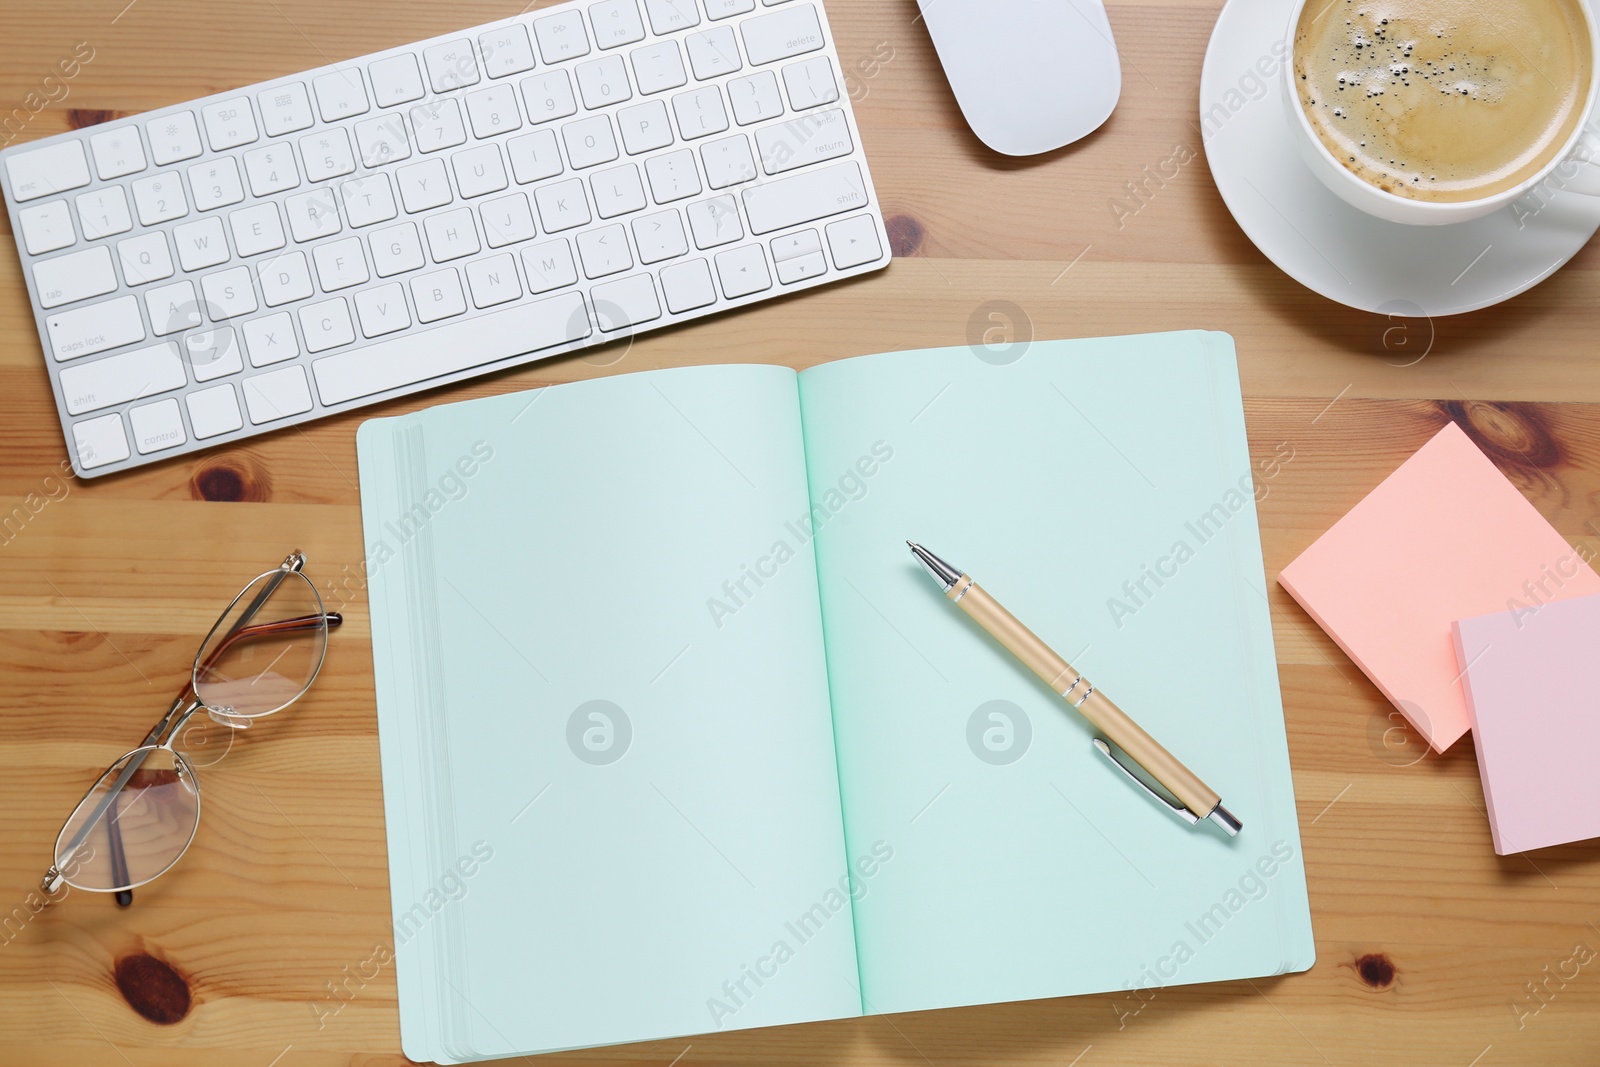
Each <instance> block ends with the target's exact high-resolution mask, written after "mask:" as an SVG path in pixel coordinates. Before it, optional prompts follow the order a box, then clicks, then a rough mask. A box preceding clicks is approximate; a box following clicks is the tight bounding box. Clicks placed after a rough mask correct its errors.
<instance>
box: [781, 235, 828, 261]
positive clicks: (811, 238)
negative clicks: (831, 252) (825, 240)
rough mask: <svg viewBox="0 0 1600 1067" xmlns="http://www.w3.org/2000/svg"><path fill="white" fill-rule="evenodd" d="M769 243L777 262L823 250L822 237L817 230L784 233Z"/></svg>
mask: <svg viewBox="0 0 1600 1067" xmlns="http://www.w3.org/2000/svg"><path fill="white" fill-rule="evenodd" d="M767 243H768V244H769V245H771V247H772V258H773V261H774V262H777V263H782V262H783V261H784V260H786V259H796V258H798V257H800V256H806V255H810V254H811V253H812V252H820V251H821V250H822V238H821V237H820V236H819V235H818V234H817V231H816V230H798V231H796V232H795V233H787V234H784V235H783V236H782V237H774V238H773V239H772V240H771V241H769V242H767Z"/></svg>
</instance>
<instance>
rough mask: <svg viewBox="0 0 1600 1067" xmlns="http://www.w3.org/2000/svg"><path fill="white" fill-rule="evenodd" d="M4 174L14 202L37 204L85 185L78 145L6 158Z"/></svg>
mask: <svg viewBox="0 0 1600 1067" xmlns="http://www.w3.org/2000/svg"><path fill="white" fill-rule="evenodd" d="M6 174H7V175H8V176H9V177H10V178H11V195H12V196H13V197H14V198H16V199H17V200H18V201H23V200H37V199H39V197H41V196H50V195H51V194H52V193H64V192H66V191H67V190H68V189H77V188H79V187H80V186H84V185H88V184H89V161H88V160H87V159H86V158H84V154H83V142H82V141H74V140H67V141H58V142H56V143H55V144H52V145H47V146H45V147H44V148H35V149H32V150H30V151H27V152H18V153H17V154H16V155H14V156H10V157H8V158H7V159H6Z"/></svg>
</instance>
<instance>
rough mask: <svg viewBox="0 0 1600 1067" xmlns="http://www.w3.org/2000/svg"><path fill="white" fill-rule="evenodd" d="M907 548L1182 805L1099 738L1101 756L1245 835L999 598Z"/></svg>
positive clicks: (1181, 806)
mask: <svg viewBox="0 0 1600 1067" xmlns="http://www.w3.org/2000/svg"><path fill="white" fill-rule="evenodd" d="M906 544H907V545H909V546H911V554H912V555H914V556H916V557H917V560H918V562H920V563H921V564H922V565H923V566H924V567H925V568H927V571H928V573H929V574H931V575H933V577H934V580H935V581H937V582H938V583H939V584H940V585H941V586H943V587H944V591H945V596H946V597H948V598H949V599H950V600H952V601H954V602H955V604H956V606H958V607H959V608H960V609H961V610H962V611H964V612H966V613H967V615H968V617H970V618H971V619H972V620H973V621H974V622H976V623H977V624H978V625H979V626H982V627H983V628H984V629H985V630H987V631H989V635H990V636H991V637H993V638H994V639H995V640H996V641H999V642H1000V643H1001V644H1002V645H1004V646H1005V647H1006V650H1007V651H1009V652H1010V653H1011V654H1012V655H1013V656H1016V657H1017V658H1018V659H1019V660H1021V661H1022V663H1023V666H1025V667H1027V668H1028V669H1029V670H1031V671H1032V672H1033V673H1034V674H1037V675H1038V676H1039V677H1040V678H1041V679H1043V680H1044V683H1045V684H1046V685H1048V686H1049V687H1050V688H1051V689H1052V690H1054V691H1055V692H1057V693H1060V694H1061V696H1062V697H1063V698H1064V699H1065V700H1066V701H1067V702H1068V703H1070V704H1071V705H1072V706H1073V707H1074V708H1077V709H1078V712H1079V714H1081V715H1082V716H1083V717H1084V718H1085V719H1088V720H1089V722H1090V723H1091V724H1092V725H1093V726H1094V728H1095V729H1097V730H1099V731H1100V732H1101V733H1102V734H1104V735H1105V736H1106V738H1109V739H1110V741H1111V743H1112V744H1115V745H1116V746H1117V747H1118V748H1120V749H1122V751H1124V752H1126V753H1127V754H1128V755H1129V756H1130V757H1132V758H1133V760H1134V762H1136V763H1137V764H1138V765H1139V766H1141V767H1143V768H1144V769H1145V771H1146V772H1147V773H1148V774H1149V775H1150V777H1152V778H1154V779H1155V780H1156V781H1157V782H1159V783H1160V784H1161V785H1162V787H1163V788H1165V789H1167V790H1168V791H1170V792H1171V793H1172V795H1173V796H1175V797H1177V798H1178V801H1179V803H1178V804H1174V803H1172V801H1170V800H1168V799H1167V798H1166V797H1164V796H1162V795H1161V794H1160V793H1157V792H1156V791H1155V790H1153V789H1151V788H1150V787H1149V786H1148V785H1146V784H1145V783H1144V782H1143V781H1142V780H1141V779H1140V778H1139V776H1138V775H1136V774H1134V773H1133V771H1131V770H1129V769H1128V767H1127V766H1125V765H1124V764H1123V762H1122V761H1121V760H1119V759H1117V757H1116V754H1115V753H1113V752H1112V751H1111V746H1110V745H1108V744H1107V743H1106V740H1105V739H1103V738H1099V737H1097V738H1095V739H1094V746H1095V748H1096V749H1098V750H1099V751H1100V754H1101V755H1103V756H1105V757H1106V758H1107V759H1109V760H1110V761H1111V762H1112V763H1113V764H1115V765H1116V767H1117V769H1119V770H1120V771H1122V773H1123V774H1126V775H1127V776H1128V778H1129V779H1130V780H1132V781H1133V783H1134V784H1135V785H1137V786H1139V788H1141V789H1143V790H1144V791H1145V792H1147V793H1149V794H1150V795H1151V796H1152V797H1154V798H1155V799H1156V800H1157V801H1159V802H1160V803H1161V805H1162V806H1163V807H1165V808H1167V810H1169V811H1171V812H1172V813H1173V814H1174V815H1176V816H1178V817H1179V818H1180V819H1183V820H1184V821H1185V822H1187V823H1189V824H1190V825H1191V826H1192V825H1194V824H1196V823H1198V822H1199V821H1200V820H1201V819H1210V820H1211V821H1212V822H1214V823H1216V824H1217V825H1218V826H1220V827H1222V828H1223V829H1224V830H1226V831H1227V833H1228V836H1229V837H1233V836H1234V835H1235V834H1237V833H1238V832H1239V830H1240V828H1241V827H1242V826H1243V825H1244V824H1243V823H1241V822H1240V821H1239V820H1238V819H1236V818H1234V817H1233V814H1232V813H1231V812H1229V811H1228V809H1227V808H1225V807H1223V806H1222V798H1221V797H1220V796H1218V795H1217V791H1216V790H1214V789H1212V788H1211V787H1210V786H1208V785H1206V784H1205V783H1204V782H1202V781H1201V780H1200V778H1199V776H1198V775H1196V774H1195V773H1194V772H1193V771H1191V770H1190V769H1189V768H1187V767H1185V766H1184V765H1183V764H1182V763H1180V762H1178V758H1177V757H1176V756H1174V755H1173V754H1172V753H1170V752H1168V751H1167V750H1166V749H1165V748H1162V747H1161V744H1160V742H1158V741H1157V740H1156V739H1155V738H1153V737H1151V736H1150V735H1149V734H1147V733H1145V732H1144V729H1143V728H1142V727H1141V726H1140V725H1139V724H1138V723H1136V722H1134V721H1133V720H1132V719H1130V718H1129V717H1128V713H1127V712H1125V711H1123V710H1122V709H1121V708H1119V707H1117V706H1116V705H1115V704H1113V703H1112V702H1111V700H1110V699H1109V698H1108V697H1107V696H1106V695H1105V694H1104V693H1102V692H1100V690H1098V689H1096V688H1095V687H1094V686H1093V685H1090V684H1089V680H1088V679H1087V678H1085V677H1084V676H1083V675H1082V674H1081V673H1079V672H1078V671H1077V670H1075V669H1074V668H1073V666H1072V665H1071V664H1070V663H1068V662H1067V661H1066V660H1064V659H1062V658H1061V657H1060V656H1059V655H1057V654H1056V652H1055V650H1054V649H1052V648H1051V647H1050V646H1049V645H1047V644H1045V643H1044V642H1043V641H1041V640H1039V637H1038V636H1037V635H1036V634H1035V633H1034V632H1033V631H1032V630H1030V629H1028V628H1027V627H1026V626H1024V625H1022V623H1021V622H1019V621H1018V620H1017V617H1016V616H1015V615H1013V614H1011V612H1009V611H1007V610H1006V609H1005V608H1004V607H1002V606H1001V605H1000V602H999V601H998V600H996V599H995V598H994V597H992V596H990V595H989V594H988V593H987V592H985V591H984V590H983V588H982V587H981V586H979V585H978V583H977V582H974V581H973V580H972V579H971V578H970V577H969V576H968V575H966V574H964V573H962V572H961V571H958V570H957V569H956V568H954V567H952V566H950V564H948V563H946V562H945V561H944V560H942V559H940V558H939V557H938V556H936V555H934V554H933V553H932V552H929V551H928V550H927V549H926V548H923V547H922V546H921V545H919V544H917V543H916V542H915V541H907V542H906Z"/></svg>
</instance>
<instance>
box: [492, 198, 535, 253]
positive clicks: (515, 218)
mask: <svg viewBox="0 0 1600 1067" xmlns="http://www.w3.org/2000/svg"><path fill="white" fill-rule="evenodd" d="M478 214H479V217H480V218H482V219H483V237H484V241H485V242H486V243H487V244H488V245H489V247H490V248H499V247H501V246H502V245H509V244H516V243H517V242H518V241H526V240H529V239H531V238H532V237H533V236H534V235H535V234H536V233H537V232H538V231H537V230H536V229H534V225H533V208H531V207H529V206H528V196H527V194H526V193H512V194H511V195H510V196H502V197H500V198H499V199H498V200H488V201H485V202H484V204H483V206H482V207H480V208H479V209H478Z"/></svg>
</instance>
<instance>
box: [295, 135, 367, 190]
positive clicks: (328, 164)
mask: <svg viewBox="0 0 1600 1067" xmlns="http://www.w3.org/2000/svg"><path fill="white" fill-rule="evenodd" d="M300 159H301V161H302V162H303V163H305V167H306V179H307V180H308V181H313V182H321V181H327V180H328V179H329V178H337V177H339V176H340V175H341V174H349V173H351V172H352V171H354V170H355V169H356V156H355V153H354V152H353V151H351V149H350V135H349V134H348V133H346V132H345V131H344V127H343V126H330V127H328V128H327V129H325V130H321V131H319V132H317V133H313V134H310V135H308V136H306V137H302V138H300Z"/></svg>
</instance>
